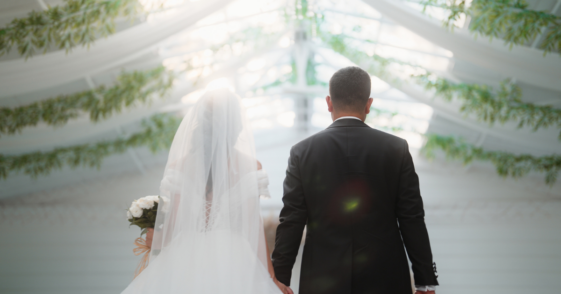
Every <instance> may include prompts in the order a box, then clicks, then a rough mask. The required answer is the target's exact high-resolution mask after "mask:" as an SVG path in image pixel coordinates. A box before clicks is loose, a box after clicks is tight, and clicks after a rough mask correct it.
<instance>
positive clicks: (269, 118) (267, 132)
mask: <svg viewBox="0 0 561 294" xmlns="http://www.w3.org/2000/svg"><path fill="white" fill-rule="evenodd" d="M24 2H25V4H24ZM228 2H230V1H228V0H212V1H198V2H193V3H189V4H187V5H188V6H185V7H179V8H177V9H176V10H175V11H170V12H169V14H167V15H165V17H156V18H154V19H150V20H149V21H147V22H143V23H139V24H135V25H134V26H132V27H131V28H128V29H124V30H121V31H119V32H118V33H116V34H115V35H113V36H110V37H108V38H107V39H102V40H99V41H97V42H96V43H95V44H94V45H93V46H92V47H91V48H90V49H89V50H87V49H85V48H76V49H75V50H73V51H72V52H71V53H70V54H68V55H66V54H65V53H64V52H63V51H54V52H50V53H47V54H45V55H37V56H35V57H33V58H31V59H29V60H27V61H24V60H23V59H21V58H18V59H8V60H5V59H0V106H8V107H14V106H17V105H22V104H27V103H30V102H33V101H39V100H42V99H46V98H48V97H52V96H54V95H57V94H62V93H71V92H73V91H78V89H79V90H85V89H87V87H89V85H88V83H86V82H85V78H87V77H89V78H90V79H91V80H93V81H94V84H100V83H102V82H104V81H109V80H111V79H112V78H114V77H115V76H116V75H117V74H118V73H119V72H120V71H121V69H123V68H126V69H128V70H131V69H138V68H148V67H149V66H153V65H155V64H158V63H163V64H164V65H165V66H166V67H168V68H170V69H174V68H175V69H177V68H181V67H182V66H185V61H186V60H188V59H190V58H192V57H196V59H197V60H198V62H199V64H198V68H200V72H196V71H195V70H193V71H191V72H188V73H187V74H186V75H185V76H182V77H181V78H180V79H178V82H177V85H176V88H175V90H174V92H173V94H172V95H171V97H169V98H168V99H166V100H163V101H157V102H155V103H153V104H151V105H149V106H141V107H137V108H133V109H131V110H128V111H126V112H124V113H121V114H119V115H116V116H115V117H113V118H110V119H108V120H105V121H101V122H99V123H96V124H92V123H90V122H89V121H88V119H87V117H85V116H84V117H82V118H80V119H78V120H74V121H72V122H71V123H69V124H67V125H65V126H63V127H60V128H51V127H47V126H39V127H37V128H32V129H25V130H24V131H23V132H22V134H18V135H13V136H3V137H2V138H0V140H1V141H2V144H0V153H6V154H18V153H23V152H29V151H33V150H48V149H50V148H53V147H56V146H61V145H62V146H66V145H70V144H76V143H77V142H88V141H92V142H93V141H95V140H97V139H100V138H108V137H111V136H115V135H116V134H117V130H119V129H125V130H128V129H131V130H133V129H134V128H135V127H136V126H137V123H138V122H139V121H140V120H141V119H142V118H145V117H147V116H149V115H151V114H153V113H156V112H162V111H177V110H178V109H179V110H181V109H185V108H187V107H189V106H190V105H192V103H193V102H194V101H196V99H197V97H198V96H200V93H202V92H201V90H202V89H204V86H206V85H207V84H208V83H209V82H211V81H215V80H216V79H218V78H224V77H225V78H227V79H229V80H230V82H231V84H232V86H233V87H234V88H235V89H236V91H237V92H238V93H239V94H240V95H241V96H242V97H244V101H245V103H246V106H247V107H248V116H249V117H250V120H251V122H252V125H253V126H254V129H255V135H256V144H257V145H258V150H267V148H274V147H275V146H278V145H279V144H280V145H282V144H292V143H294V142H295V141H296V140H298V139H300V138H302V137H303V136H306V135H308V134H311V133H314V132H317V131H318V130H321V129H322V128H324V127H325V126H326V125H328V124H329V122H330V118H329V116H328V114H327V113H326V112H325V109H324V108H325V107H324V106H323V101H322V99H323V97H324V96H325V95H326V94H327V92H326V89H325V87H324V86H319V85H316V86H307V85H306V84H302V81H299V82H298V83H297V84H296V85H294V86H285V87H281V88H278V89H271V90H267V91H261V92H259V91H257V92H255V91H250V90H251V89H255V88H259V87H260V86H263V85H267V84H268V83H271V82H273V81H275V80H277V79H278V78H279V77H280V76H282V75H284V74H286V73H287V72H290V70H292V69H291V62H292V60H294V61H295V62H296V63H297V64H300V65H299V66H297V69H296V70H298V71H301V72H302V71H303V72H305V65H306V59H305V58H307V56H313V60H314V61H315V62H317V63H318V64H319V65H318V67H317V69H318V70H317V71H318V74H317V75H318V79H320V80H322V81H327V80H328V78H329V76H330V75H331V74H332V73H333V72H334V71H335V70H336V69H337V68H340V67H343V66H347V65H350V64H351V63H350V61H349V60H347V59H346V58H342V57H341V56H339V55H337V54H335V53H334V52H333V51H331V50H329V49H327V48H325V47H323V46H322V45H321V44H318V43H317V42H314V41H313V40H306V41H305V42H303V41H298V40H297V38H295V35H294V32H295V31H297V30H298V29H299V28H297V27H292V26H290V25H287V24H286V22H284V18H283V14H282V12H283V9H284V7H285V6H286V5H292V4H293V2H292V1H286V2H285V1H253V0H238V1H233V2H232V3H231V4H230V5H226V4H227V3H228ZM38 3H39V2H38V1H22V2H18V1H2V2H0V11H2V12H1V13H0V21H4V22H6V17H7V15H8V14H9V13H4V11H5V10H4V8H9V9H11V10H10V11H12V12H14V14H13V15H14V16H21V15H22V13H23V15H25V12H27V11H30V10H32V9H37V8H38V7H39V6H38ZM313 3H314V7H315V8H316V9H318V10H320V9H321V10H322V13H324V15H325V16H326V18H329V19H333V21H332V28H331V29H332V30H333V33H337V32H340V31H344V30H352V28H353V26H356V25H361V26H363V28H364V29H363V31H362V32H361V34H362V36H366V37H368V38H369V39H373V40H376V42H377V43H376V44H374V45H372V44H366V45H364V46H365V47H364V48H365V49H364V50H375V51H376V52H377V54H380V55H383V56H388V57H396V58H405V59H407V61H409V62H416V63H420V64H423V65H424V66H427V67H435V68H436V69H437V70H438V71H440V72H443V73H444V74H446V75H448V76H450V77H453V78H455V79H457V80H459V81H466V82H486V83H489V84H492V85H497V84H498V83H499V82H500V81H501V80H503V79H504V78H506V77H515V78H517V81H519V83H520V85H521V87H522V88H523V91H524V97H523V99H524V100H526V101H532V102H541V103H548V104H557V105H559V102H560V101H561V88H559V87H560V86H559V85H560V84H559V83H557V80H558V77H559V76H561V59H560V58H559V56H558V54H555V53H553V54H549V55H548V56H547V57H545V58H544V57H543V54H542V52H540V51H539V50H536V49H532V48H525V47H520V46H519V47H516V46H515V48H513V50H512V51H509V50H508V48H506V47H505V46H503V45H502V43H501V42H500V41H496V42H493V43H488V41H487V40H484V39H483V38H480V39H479V40H475V39H474V38H473V37H472V36H470V35H467V34H465V33H464V32H461V31H459V32H458V31H457V32H456V33H454V34H451V33H449V32H448V31H446V29H444V28H442V27H441V25H440V23H439V22H438V21H436V20H434V19H427V17H426V16H424V15H422V14H421V13H420V12H418V11H415V10H413V9H409V8H407V7H406V6H405V5H396V4H395V3H394V2H392V1H387V0H383V1H370V0H365V1H364V2H361V1H358V0H356V1H347V2H345V3H338V2H333V1H322V0H318V1H314V2H313ZM24 6H25V7H26V9H24ZM10 7H11V8H10ZM244 8H245V9H244ZM15 12H17V13H15ZM249 27H258V28H261V30H263V31H265V32H267V33H266V34H265V37H267V38H270V39H266V40H264V41H263V42H259V40H257V41H256V42H255V44H253V45H254V46H253V47H252V46H247V47H243V48H241V47H240V48H239V52H234V50H233V51H232V52H230V53H227V52H226V53H224V52H215V53H213V52H209V50H205V49H207V48H211V47H212V46H216V45H217V44H220V43H221V42H224V41H225V40H228V39H229V38H230V39H231V38H235V37H236V36H238V35H239V34H240V33H243V32H245V31H244V30H245V29H247V28H249ZM255 36H256V37H258V38H262V36H263V35H259V34H256V35H255ZM233 47H234V46H233ZM236 50H237V49H236ZM302 63H303V66H304V67H303V66H302ZM191 73H196V74H201V75H202V79H200V80H199V82H198V83H197V84H196V85H192V84H191V83H190V82H188V80H189V79H192V77H191V76H190V74H191ZM302 76H303V75H300V77H302ZM373 86H374V89H373V93H372V97H374V98H375V99H376V102H375V104H376V103H377V104H376V105H378V106H380V107H389V108H391V109H394V110H395V109H399V111H401V112H402V114H403V115H402V119H403V121H405V122H406V124H407V125H408V127H410V128H412V129H419V128H421V129H423V130H422V132H424V131H426V130H427V128H428V130H429V131H437V132H439V133H442V134H460V135H464V136H465V137H466V139H468V140H469V141H470V142H473V143H476V144H478V145H480V146H483V147H486V148H492V149H499V150H505V151H511V152H516V153H522V152H523V153H531V154H535V155H542V154H549V153H555V152H557V151H558V150H560V147H561V143H559V141H558V140H557V130H554V129H549V130H540V131H539V132H532V131H531V130H529V129H523V130H517V129H516V126H515V124H505V125H496V126H494V127H489V126H488V125H487V124H484V123H480V122H478V121H476V120H475V119H474V118H471V117H464V116H462V115H461V114H459V111H458V108H459V107H458V105H457V104H452V103H448V102H444V101H442V100H439V99H433V98H432V97H431V95H430V93H426V92H425V91H423V90H422V89H420V88H416V87H405V88H404V89H402V91H397V90H395V89H392V88H390V87H389V86H388V85H387V84H385V83H383V82H381V81H379V80H377V79H374V84H373ZM188 93H190V94H189V95H186V94H188ZM423 104H425V105H428V106H430V107H428V108H429V109H430V113H432V112H433V111H434V117H433V119H432V120H430V123H429V119H430V114H429V116H428V117H422V118H418V117H417V118H416V117H414V116H415V109H421V108H422V106H423ZM407 105H409V106H407ZM411 109H413V110H411ZM425 124H426V125H427V126H428V127H423V126H424V125H425ZM410 133H411V132H410ZM271 134H273V135H271ZM404 136H405V137H407V135H404ZM410 138H412V137H408V139H410ZM260 148H261V149H260ZM143 152H144V151H142V152H140V153H141V155H134V154H132V155H131V154H130V153H129V154H124V155H122V156H117V157H115V160H112V161H113V162H112V163H108V164H107V167H115V168H116V167H117V166H118V167H119V168H116V170H118V171H119V172H130V171H142V169H143V168H142V163H143V162H152V161H151V159H150V156H151V155H149V154H148V153H143ZM133 153H134V152H133ZM135 156H136V159H135ZM155 158H157V159H154V160H155V161H154V162H152V163H151V164H163V162H165V156H157V157H155ZM117 159H118V160H117ZM139 162H140V165H139ZM104 166H105V164H104ZM139 166H140V167H139ZM283 168H284V167H283ZM104 170H107V169H106V168H104ZM74 173H75V172H74V171H71V170H63V171H61V172H55V173H53V174H52V175H50V176H48V177H46V178H45V180H39V181H36V182H29V181H30V180H29V179H28V178H27V177H26V176H24V175H18V176H14V177H11V178H9V179H8V181H4V182H0V189H1V190H2V193H0V194H2V195H1V196H2V197H10V196H16V195H24V194H28V193H31V192H34V191H40V190H42V189H50V188H53V187H57V186H62V185H69V184H72V183H73V182H76V181H81V180H82V179H84V178H86V177H87V178H89V179H95V178H96V177H103V176H106V174H99V173H97V172H96V171H86V172H83V174H84V176H83V177H82V178H80V179H77V178H76V177H72V176H70V175H71V174H74ZM80 173H82V172H80ZM86 175H87V176H86ZM22 183H26V184H22ZM30 183H33V184H30ZM16 186H17V187H19V188H17V189H16V188H14V187H16Z"/></svg>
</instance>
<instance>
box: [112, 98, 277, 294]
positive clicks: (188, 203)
mask: <svg viewBox="0 0 561 294" xmlns="http://www.w3.org/2000/svg"><path fill="white" fill-rule="evenodd" d="M257 166H258V164H257V160H256V157H255V148H254V142H253V135H252V132H251V130H250V129H249V127H248V124H247V121H246V119H245V117H244V115H243V113H242V108H241V101H240V100H239V98H238V97H236V96H235V95H234V94H233V93H231V92H230V91H229V90H215V91H211V92H207V93H206V94H205V95H204V96H203V97H202V98H201V99H200V100H199V102H198V103H197V104H196V106H195V107H193V108H192V109H191V110H190V111H189V113H188V114H187V115H186V116H185V118H184V119H183V121H182V123H181V125H180V127H179V129H178V131H177V133H176V135H175V138H174V140H173V143H172V146H171V150H170V154H169V158H168V162H167V165H166V169H165V171H164V177H163V180H162V182H161V186H160V195H161V196H162V197H163V201H160V206H159V208H158V216H157V220H156V225H155V233H154V241H153V244H152V255H151V257H150V265H149V266H148V268H147V269H145V270H144V271H143V272H142V273H141V274H140V275H139V276H138V277H137V278H136V279H135V280H134V281H133V283H131V284H130V285H129V287H128V288H127V289H126V290H125V291H124V292H123V293H124V294H129V293H131V294H132V293H135V294H140V293H153V294H165V293H208V294H216V293H255V294H257V293H259V294H266V293H280V290H279V289H278V288H277V287H276V285H275V284H274V282H273V280H272V279H271V277H270V275H269V273H268V271H267V255H266V252H267V250H266V244H265V238H264V231H263V225H262V221H261V216H260V208H259V196H260V194H264V196H268V194H269V193H268V191H266V189H263V187H266V185H267V184H268V183H267V180H266V174H264V172H263V171H260V170H257ZM259 187H261V189H260V188H259Z"/></svg>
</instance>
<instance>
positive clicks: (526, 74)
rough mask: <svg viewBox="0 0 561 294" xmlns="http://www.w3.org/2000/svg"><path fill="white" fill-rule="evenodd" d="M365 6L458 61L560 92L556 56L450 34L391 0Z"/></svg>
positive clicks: (560, 62) (376, 0) (367, 0)
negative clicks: (448, 51) (447, 51)
mask: <svg viewBox="0 0 561 294" xmlns="http://www.w3.org/2000/svg"><path fill="white" fill-rule="evenodd" d="M364 2H365V3H367V4H368V5H370V6H372V7H373V8H374V9H376V10H377V11H379V12H380V13H382V14H383V15H384V16H387V17H388V18H391V19H392V20H394V21H395V22H396V23H398V24H399V25H402V26H403V27H405V28H407V29H409V30H411V31H412V32H414V33H416V34H418V35H419V36H421V37H423V38H425V39H426V40H428V41H430V42H432V43H434V44H436V45H438V46H440V47H442V48H445V49H448V50H450V51H452V52H453V53H454V56H455V57H456V58H459V59H464V60H466V61H469V62H472V63H474V64H477V65H478V66H481V67H482V68H485V69H487V70H490V71H494V72H498V73H500V74H502V75H504V76H505V77H514V78H516V79H517V80H518V81H521V82H525V83H528V84H531V85H535V86H538V87H543V88H547V89H551V90H556V91H561V83H559V77H561V58H559V55H558V54H556V53H551V54H548V55H547V56H545V57H544V56H543V51H542V50H538V49H532V48H527V47H521V46H514V47H513V48H512V49H511V50H510V49H509V47H508V46H505V45H504V44H503V43H504V42H503V41H502V40H494V41H493V42H492V43H491V42H489V40H488V38H486V37H479V38H478V39H475V38H474V37H473V36H472V35H471V34H469V33H468V32H465V31H461V30H455V31H454V32H450V31H448V30H447V29H445V28H443V27H442V24H441V23H440V22H439V21H437V20H434V19H430V18H429V17H427V16H426V15H423V14H421V13H419V12H418V11H415V10H413V9H411V8H410V7H408V6H407V5H404V4H403V3H401V1H390V0H364Z"/></svg>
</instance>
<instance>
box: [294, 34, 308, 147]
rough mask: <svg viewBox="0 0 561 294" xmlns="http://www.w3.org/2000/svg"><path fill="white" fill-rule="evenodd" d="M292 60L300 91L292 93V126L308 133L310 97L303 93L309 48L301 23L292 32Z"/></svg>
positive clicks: (302, 132)
mask: <svg viewBox="0 0 561 294" xmlns="http://www.w3.org/2000/svg"><path fill="white" fill-rule="evenodd" d="M293 52H294V53H293V54H294V55H293V56H294V62H295V63H296V77H297V80H296V88H297V89H299V90H300V91H301V93H297V94H295V95H294V106H295V107H294V109H295V114H296V117H295V122H294V126H295V127H296V129H297V131H298V132H299V133H301V134H302V135H305V136H306V135H308V133H309V130H310V111H309V109H310V101H309V100H310V99H309V98H308V95H307V94H306V93H305V89H306V87H307V86H308V84H307V81H306V69H307V65H308V58H309V57H310V48H309V46H308V35H307V32H306V30H305V29H304V28H303V25H302V24H301V26H300V27H299V28H298V29H297V30H296V31H295V32H294V51H293Z"/></svg>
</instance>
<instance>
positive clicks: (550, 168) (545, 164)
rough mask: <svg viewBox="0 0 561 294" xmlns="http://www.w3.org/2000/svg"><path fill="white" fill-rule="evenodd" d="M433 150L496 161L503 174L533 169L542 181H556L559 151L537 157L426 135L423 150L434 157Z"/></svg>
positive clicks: (560, 158) (468, 159)
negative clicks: (487, 148) (542, 175)
mask: <svg viewBox="0 0 561 294" xmlns="http://www.w3.org/2000/svg"><path fill="white" fill-rule="evenodd" d="M435 150H443V151H444V152H445V153H446V157H447V158H450V159H460V160H462V161H463V162H464V164H468V163H470V162H472V161H474V160H479V161H490V162H492V163H493V164H494V165H495V167H496V169H497V173H498V174H499V175H501V176H503V177H507V176H511V177H514V178H519V177H522V176H525V175H526V174H528V173H529V172H532V171H535V172H539V173H545V182H546V183H547V184H549V185H553V184H554V183H555V181H556V180H557V175H558V173H559V171H560V170H561V155H558V154H553V155H548V156H541V157H536V156H532V155H529V154H521V155H515V154H512V153H508V152H501V151H486V150H483V148H480V147H476V146H473V145H471V144H467V143H465V142H463V141H462V140H460V139H456V138H454V137H447V136H439V135H428V136H427V143H426V144H425V146H424V147H423V149H422V152H423V153H424V154H425V155H427V156H428V157H434V151H435Z"/></svg>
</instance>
